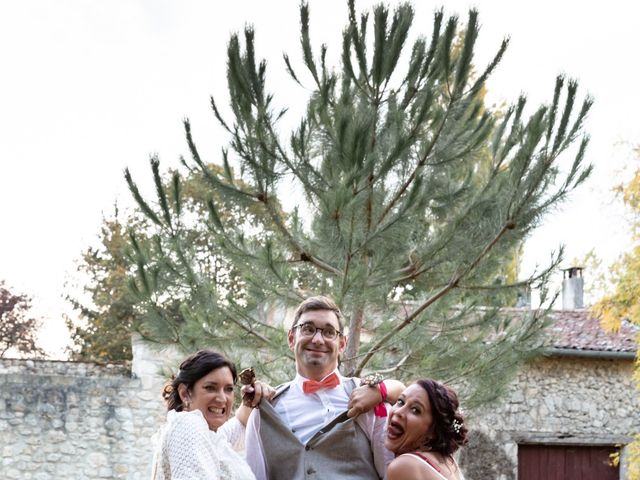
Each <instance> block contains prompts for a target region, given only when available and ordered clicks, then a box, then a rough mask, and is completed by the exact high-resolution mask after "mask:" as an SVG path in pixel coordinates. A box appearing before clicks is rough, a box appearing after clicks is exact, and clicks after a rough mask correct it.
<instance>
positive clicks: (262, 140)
mask: <svg viewBox="0 0 640 480" xmlns="http://www.w3.org/2000/svg"><path fill="white" fill-rule="evenodd" d="M300 18H301V38H300V44H301V50H302V64H303V68H304V69H305V70H306V73H305V74H304V76H303V74H302V72H301V71H299V69H296V68H294V62H293V61H292V60H291V59H290V58H289V57H288V56H287V55H285V57H284V60H285V65H286V69H287V71H288V73H289V74H290V76H291V78H292V79H293V81H295V82H296V83H298V84H300V85H301V86H304V88H306V89H309V90H311V93H310V95H309V100H308V104H307V108H306V114H305V115H304V117H303V118H302V119H301V120H300V122H299V124H298V125H297V127H296V128H294V129H293V131H291V132H289V133H288V134H287V133H286V132H282V131H280V129H279V127H278V122H279V121H280V120H281V118H282V117H283V116H284V115H285V114H286V108H282V109H281V108H278V107H276V100H275V95H274V94H272V93H270V92H269V91H268V90H267V80H266V62H265V61H261V62H258V61H257V59H256V53H255V52H256V44H255V33H254V31H253V29H252V28H251V27H247V28H246V29H245V31H244V41H241V38H240V37H239V36H238V35H232V36H231V39H230V41H229V45H228V51H227V53H228V58H227V78H228V90H229V98H230V100H229V106H230V109H231V112H232V116H233V118H232V120H229V119H227V118H225V117H224V115H223V113H222V110H221V109H219V108H218V107H219V106H218V103H216V102H215V101H214V100H213V98H212V100H211V106H212V109H213V113H214V115H215V117H216V119H217V120H218V121H219V123H220V124H221V125H222V127H223V128H224V129H225V130H226V132H227V133H228V135H229V137H230V144H229V147H228V148H225V149H223V151H222V161H221V167H220V168H219V169H217V170H212V169H211V168H209V167H208V166H207V164H206V162H205V160H203V159H202V158H201V157H200V154H199V152H198V149H197V147H196V144H195V141H194V139H193V138H192V135H191V125H190V123H189V121H188V120H187V121H185V130H186V138H187V143H188V146H189V150H190V153H191V159H190V160H188V161H187V160H184V159H183V164H184V165H185V166H186V167H187V168H189V169H199V170H200V171H201V172H202V174H203V177H204V178H205V179H206V182H207V184H208V188H209V190H210V198H209V200H208V201H207V207H208V215H207V216H206V217H204V216H203V217H201V218H200V219H199V222H201V223H202V224H206V226H207V227H208V229H209V236H210V238H211V241H213V242H215V243H216V244H217V245H218V246H219V248H220V249H221V252H222V255H223V257H224V259H225V262H226V264H227V265H228V266H230V267H231V266H232V268H233V275H234V278H236V279H237V283H236V285H238V288H237V289H236V290H235V292H234V294H233V295H228V294H225V292H223V291H221V289H220V288H219V286H217V285H214V284H211V282H207V281H206V280H205V279H203V278H202V277H198V276H196V275H192V274H191V273H189V264H190V262H191V260H190V254H191V253H193V252H190V251H189V249H190V247H189V245H188V244H187V243H185V242H184V241H183V240H184V239H183V238H182V237H181V234H180V227H179V224H180V221H181V214H180V211H181V207H180V192H179V191H180V178H179V177H176V180H175V183H174V186H173V188H171V189H163V188H162V185H161V183H160V182H159V181H158V176H157V174H155V173H154V175H155V176H156V186H157V198H158V201H157V204H150V203H149V202H148V201H147V200H145V199H144V198H143V197H142V195H141V194H140V192H139V191H138V188H137V186H136V184H135V182H134V181H133V179H132V178H131V176H130V175H129V173H128V172H127V181H128V182H129V187H130V189H131V190H132V192H133V194H134V196H135V197H136V199H137V200H138V202H139V204H140V205H141V207H142V209H143V211H145V212H146V214H147V215H148V216H149V218H151V219H152V220H153V222H154V224H155V225H156V227H157V228H158V229H159V231H163V232H165V234H167V235H169V236H171V235H173V238H174V239H175V241H174V243H173V247H172V249H171V250H170V251H167V252H166V256H167V257H170V256H171V257H173V258H174V259H175V260H176V261H175V262H173V263H171V265H172V266H171V268H172V269H174V270H176V271H179V272H180V275H181V276H182V278H183V280H184V282H183V284H184V285H185V286H187V287H188V289H189V290H190V291H191V292H192V295H193V298H197V299H198V301H196V302H190V303H189V304H182V308H181V315H182V317H181V318H180V322H174V323H172V324H171V325H170V326H171V334H172V336H167V335H165V336H162V335H159V333H162V332H161V329H162V328H161V327H160V325H161V324H162V321H161V318H160V316H157V317H156V318H154V319H151V318H149V319H147V321H144V322H142V323H141V325H140V330H141V331H143V332H146V334H147V336H149V337H152V338H154V339H156V340H157V341H167V342H174V343H180V344H182V345H183V346H185V347H187V348H192V347H195V346H197V345H202V344H206V345H209V346H212V347H215V348H218V349H220V350H223V351H226V352H233V354H235V355H240V356H242V355H244V354H245V353H246V352H247V350H250V349H252V348H256V349H259V353H258V358H259V360H258V361H259V362H260V366H261V368H263V370H264V371H265V373H267V374H274V372H280V371H281V370H280V368H284V369H287V368H288V369H291V362H285V363H283V362H281V361H280V360H281V359H282V358H283V357H286V356H289V357H290V353H289V352H288V351H287V348H286V341H285V340H284V335H285V329H283V328H279V326H278V325H274V324H273V322H270V321H269V318H268V316H267V315H265V312H266V311H269V309H272V308H275V307H278V306H290V305H294V304H296V303H298V302H299V301H300V300H301V299H302V298H304V297H306V296H308V295H313V294H320V293H323V294H327V295H330V296H332V297H334V298H335V299H336V301H337V302H338V304H339V305H340V306H341V308H342V309H343V310H344V312H345V314H346V316H347V318H348V333H349V337H348V346H347V350H346V352H345V355H344V359H343V363H342V369H343V371H344V373H346V374H356V375H359V374H362V373H364V372H366V371H370V370H382V371H386V372H390V373H391V374H392V375H395V376H396V377H398V378H416V377H418V376H425V375H429V376H433V377H436V378H440V379H443V380H457V381H459V382H463V381H464V382H466V383H465V385H466V387H465V388H466V391H467V392H468V393H467V395H471V393H473V394H474V395H475V397H474V398H476V399H478V400H480V399H483V398H487V396H491V395H494V394H496V393H497V392H498V391H499V389H498V388H497V384H500V383H503V382H504V381H505V380H506V379H507V378H508V375H507V374H508V372H511V371H513V367H514V365H516V364H517V363H518V362H519V361H521V360H522V358H524V357H526V354H527V352H530V351H532V349H533V348H534V347H535V346H536V345H537V340H536V339H537V333H538V332H539V330H540V328H541V326H542V324H543V321H542V320H541V315H540V314H539V312H532V313H531V314H530V315H524V316H522V317H521V318H518V319H509V318H505V316H504V315H499V309H500V307H504V306H505V305H508V304H507V303H506V302H507V300H506V299H507V298H511V297H509V296H510V295H511V296H513V294H514V292H515V290H516V289H517V288H521V287H524V286H530V285H531V284H539V285H544V284H545V282H546V279H547V277H548V274H549V273H550V271H551V270H552V269H553V268H554V267H555V266H556V265H557V263H558V262H559V259H560V256H561V252H558V254H557V255H556V256H555V257H553V258H552V260H551V262H550V265H548V266H547V268H544V269H542V270H541V271H540V272H538V274H536V275H535V276H534V277H531V278H528V279H525V280H522V281H520V282H511V283H509V282H504V281H502V282H500V281H496V278H497V277H498V276H499V274H500V272H504V270H505V267H504V265H505V264H507V263H509V262H510V261H511V260H512V259H513V256H514V254H515V252H517V251H518V249H519V248H520V245H521V244H522V241H523V240H524V238H526V237H527V235H529V234H530V232H531V231H532V230H533V229H534V228H535V227H536V226H537V225H538V224H539V223H540V222H541V220H542V217H543V215H544V214H545V213H546V212H548V211H549V210H550V209H551V208H553V207H555V206H556V205H557V204H558V203H559V202H560V201H562V200H563V199H564V198H565V197H566V196H567V194H568V193H569V192H571V191H572V189H574V188H575V187H576V186H578V185H579V184H580V183H582V182H583V181H584V180H585V178H586V177H587V176H588V175H589V173H590V171H591V167H590V166H585V165H584V162H583V158H584V155H585V149H586V146H587V142H588V140H587V138H586V136H584V137H582V138H581V139H580V138H579V137H581V136H582V133H581V132H582V124H583V120H584V118H585V116H586V115H587V112H588V111H589V108H590V106H591V99H590V98H588V97H587V98H586V99H584V100H583V102H582V105H581V107H580V108H579V109H578V111H577V112H575V111H574V110H576V109H575V108H574V107H575V104H576V102H578V98H577V83H576V82H575V81H566V80H565V79H564V78H563V77H559V78H558V79H557V80H556V84H555V91H554V94H553V99H552V101H551V103H550V104H549V105H541V106H538V107H536V108H535V109H534V110H533V113H532V114H531V115H529V116H528V117H526V116H525V107H526V99H525V97H524V96H523V97H521V98H519V99H518V101H517V102H516V103H515V104H514V105H513V106H510V107H509V108H507V109H506V111H500V112H496V111H492V110H490V109H488V108H487V107H486V105H484V102H483V89H484V85H485V82H486V80H487V78H488V77H489V76H490V75H491V73H492V72H493V71H494V69H495V68H496V66H497V65H498V63H499V62H500V59H501V58H502V56H503V54H504V52H505V50H506V48H507V44H508V42H507V41H506V40H505V41H504V42H503V43H502V45H501V46H500V48H499V49H498V51H497V53H496V54H495V57H494V58H493V60H492V61H491V62H490V63H489V65H487V66H486V67H485V68H484V69H483V70H481V71H480V72H479V73H478V74H476V73H474V67H473V64H472V62H473V52H474V46H475V42H476V39H477V36H478V14H477V12H476V11H475V10H471V11H470V12H469V17H468V22H467V24H466V26H465V28H463V29H461V28H460V27H459V21H458V18H457V17H455V16H452V17H449V18H445V16H444V14H443V13H442V12H441V11H440V12H437V13H436V14H435V18H434V23H433V29H432V31H431V35H430V38H425V37H422V36H419V37H418V38H417V39H416V40H415V41H414V42H413V45H412V46H411V48H410V49H409V48H408V47H407V43H408V42H409V33H410V28H411V25H412V22H413V9H412V7H411V6H410V5H408V4H402V5H400V6H398V7H397V8H396V9H395V10H394V11H393V12H391V11H390V10H389V9H388V8H387V7H386V6H384V5H380V6H378V7H376V8H375V9H374V10H373V11H372V12H371V14H367V13H365V14H362V15H361V16H360V17H359V18H358V16H357V14H356V11H355V6H354V2H353V0H350V1H349V3H348V21H347V25H346V27H345V29H344V31H343V35H342V50H341V51H342V56H341V65H340V66H339V68H333V67H331V66H330V65H327V62H326V54H327V50H328V47H327V46H326V45H322V46H321V47H320V49H319V54H318V51H317V50H315V51H314V49H313V48H312V45H311V41H310V34H309V30H310V21H309V8H308V6H307V5H306V4H303V5H302V6H301V8H300ZM457 38H458V39H459V41H456V39H457ZM577 139H579V141H578V142H576V140H577ZM576 143H577V145H576ZM570 147H573V148H574V150H573V151H572V152H571V155H572V159H570V161H569V163H568V164H565V163H564V162H561V160H562V159H563V158H564V157H566V156H567V155H568V153H567V154H566V155H563V154H565V152H567V150H568V149H569V148H570ZM154 168H155V169H156V170H154V172H156V171H157V168H158V167H157V164H155V166H154ZM298 192H299V193H298ZM293 196H295V201H294V200H293V199H292V197H293ZM291 203H294V204H295V207H293V208H291V207H289V208H287V205H289V204H291ZM239 216H244V217H243V218H244V219H245V221H235V222H230V221H229V219H230V218H235V219H236V220H237V218H238V217H239ZM139 258H140V262H139V267H140V268H139V272H138V279H137V281H136V285H137V288H138V291H139V293H140V294H141V295H146V298H147V301H152V298H153V296H154V295H157V293H158V291H157V290H154V287H153V282H152V281H150V279H151V278H152V277H153V276H154V275H159V274H160V273H159V270H154V269H153V268H149V267H148V265H146V264H145V262H144V255H142V254H141V255H140V257H139ZM163 325H164V328H165V329H166V328H168V327H167V325H168V324H166V323H165V324H163ZM287 327H288V326H287ZM164 333H167V332H164ZM240 347H241V348H240ZM243 352H244V353H243ZM282 365H285V366H284V367H282ZM464 382H463V383H464ZM468 398H470V397H468ZM471 401H472V400H471V399H470V400H469V403H471Z"/></svg>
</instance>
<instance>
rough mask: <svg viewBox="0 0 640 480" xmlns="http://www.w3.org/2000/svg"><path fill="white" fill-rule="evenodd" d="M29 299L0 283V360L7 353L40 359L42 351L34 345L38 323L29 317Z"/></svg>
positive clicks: (42, 354)
mask: <svg viewBox="0 0 640 480" xmlns="http://www.w3.org/2000/svg"><path fill="white" fill-rule="evenodd" d="M30 308H31V299H30V298H29V297H28V296H27V295H24V294H19V293H15V292H12V291H11V290H9V288H8V287H7V286H6V285H5V283H4V282H3V281H0V358H3V357H4V356H5V355H6V354H7V353H9V352H15V354H19V355H23V356H24V355H27V356H32V357H42V356H44V355H45V353H44V351H43V350H42V349H41V348H40V347H38V345H37V344H36V331H37V330H38V327H39V325H40V322H39V321H38V320H37V319H36V318H34V317H32V316H30V315H29V309H30Z"/></svg>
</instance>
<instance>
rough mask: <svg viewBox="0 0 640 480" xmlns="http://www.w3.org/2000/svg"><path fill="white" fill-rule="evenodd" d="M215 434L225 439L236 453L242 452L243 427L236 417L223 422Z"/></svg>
mask: <svg viewBox="0 0 640 480" xmlns="http://www.w3.org/2000/svg"><path fill="white" fill-rule="evenodd" d="M217 433H218V434H220V435H222V436H223V437H224V438H226V439H227V442H229V443H230V444H231V446H232V447H233V449H234V450H235V451H236V452H239V451H241V450H244V435H245V426H244V425H242V423H241V422H240V420H238V419H237V418H236V417H232V418H231V419H229V420H228V421H227V422H225V423H224V425H222V426H221V427H220V428H219V429H218V432H217Z"/></svg>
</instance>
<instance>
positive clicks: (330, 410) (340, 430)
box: [246, 297, 404, 480]
mask: <svg viewBox="0 0 640 480" xmlns="http://www.w3.org/2000/svg"><path fill="white" fill-rule="evenodd" d="M343 329H344V320H343V316H342V313H341V312H340V309H339V308H338V307H337V305H336V304H335V303H334V302H333V301H332V300H331V299H329V298H327V297H311V298H308V299H307V300H305V301H304V302H302V303H301V304H300V305H299V306H298V308H297V309H296V312H295V315H294V321H293V324H292V326H291V329H290V330H289V333H288V342H289V348H291V350H292V351H293V352H294V354H295V361H296V371H297V375H296V377H295V378H294V379H293V380H292V381H291V382H289V383H286V384H284V385H282V386H281V387H279V388H278V391H277V393H276V395H275V397H274V398H273V399H272V402H271V403H268V402H262V403H261V404H260V408H259V409H255V410H254V411H253V412H252V413H251V416H250V418H249V422H248V424H247V434H246V449H247V461H248V463H249V466H250V467H251V469H252V470H253V472H254V474H255V475H256V478H257V479H258V480H266V479H270V480H283V479H333V478H336V479H341V480H342V479H345V480H350V479H353V480H356V479H358V480H360V479H380V478H383V477H384V473H385V469H386V465H387V464H388V463H389V462H390V461H391V460H393V454H391V452H389V451H387V450H386V449H385V448H384V436H385V427H386V417H384V416H377V415H376V414H375V413H374V412H373V411H368V412H367V413H363V414H361V415H358V416H357V417H356V418H349V417H353V416H354V415H357V414H358V413H360V411H363V410H364V409H363V408H362V405H363V404H365V403H366V404H367V405H368V406H371V405H372V402H371V401H368V400H367V401H364V403H361V400H362V399H363V398H364V397H367V398H368V399H370V398H372V397H371V395H373V397H374V398H375V400H374V402H373V404H375V403H376V402H380V400H381V398H382V397H383V396H384V395H383V393H381V391H384V390H385V387H384V386H383V387H382V388H381V387H380V386H377V387H375V388H370V387H367V386H365V387H362V388H360V389H359V391H358V392H357V395H356V397H357V400H352V401H351V403H350V401H349V397H350V395H351V393H352V391H353V390H354V388H356V387H357V385H358V384H359V380H358V379H353V378H345V377H343V376H342V375H340V372H339V371H338V361H339V356H340V354H341V353H342V352H343V351H344V349H345V347H346V344H347V339H346V337H345V335H344V333H343ZM387 382H389V381H387ZM387 386H388V388H389V389H390V390H392V391H390V392H389V397H390V398H397V396H398V395H399V394H400V392H401V391H402V389H403V387H404V385H402V384H401V383H400V382H396V381H390V383H389V384H388V385H387ZM350 408H351V410H349V409H350ZM348 410H349V414H347V411H348Z"/></svg>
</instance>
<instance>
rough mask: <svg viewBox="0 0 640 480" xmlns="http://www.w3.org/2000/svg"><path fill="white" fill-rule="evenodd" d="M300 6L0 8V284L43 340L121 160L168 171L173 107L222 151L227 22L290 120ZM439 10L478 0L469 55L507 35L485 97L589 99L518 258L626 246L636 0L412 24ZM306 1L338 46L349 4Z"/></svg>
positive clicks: (43, 4)
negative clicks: (572, 178)
mask: <svg viewBox="0 0 640 480" xmlns="http://www.w3.org/2000/svg"><path fill="white" fill-rule="evenodd" d="M374 3H375V2H371V1H366V2H365V1H359V2H357V3H356V4H357V6H358V8H368V7H369V6H371V5H372V4H374ZM389 3H391V4H395V3H397V2H389ZM298 4H299V1H298V0H278V1H272V2H268V1H265V0H262V1H258V0H251V1H249V0H237V1H236V2H233V3H232V2H211V1H195V0H182V1H168V0H164V1H162V0H148V1H143V0H137V1H136V0H110V1H98V0H92V1H89V0H85V1H80V0H57V1H55V2H52V1H50V0H21V1H15V2H8V1H5V2H1V3H0V59H1V61H2V75H0V209H1V210H0V212H1V215H2V216H1V218H2V222H1V223H0V225H1V227H0V279H4V280H5V281H6V282H7V283H8V284H9V285H10V286H11V287H13V288H14V289H16V290H18V291H21V292H23V293H27V294H29V295H31V296H32V297H33V303H34V307H35V309H36V312H37V314H38V315H41V316H42V317H43V318H44V319H45V326H46V329H45V336H46V337H47V339H48V340H49V341H52V340H53V339H55V341H56V342H57V345H59V344H60V340H59V339H60V338H63V337H64V335H63V334H64V332H65V327H64V324H63V322H62V320H61V318H62V314H63V311H68V308H67V307H65V305H64V302H63V301H62V300H61V297H62V295H63V293H64V291H65V290H64V288H65V287H64V286H65V282H67V281H69V280H70V279H73V278H74V275H75V269H76V265H77V261H78V260H79V257H80V254H81V252H82V250H83V249H85V248H86V247H87V246H88V245H90V244H95V243H96V239H97V232H98V230H99V227H100V223H101V219H102V215H103V214H104V215H107V216H108V215H110V214H111V212H112V210H113V204H114V202H115V201H116V200H117V201H118V202H119V204H120V205H122V206H126V205H130V204H131V200H130V198H129V195H128V193H127V191H126V185H125V182H124V180H123V175H122V172H123V169H124V168H125V167H127V166H129V167H130V168H131V169H132V171H133V174H134V176H135V177H136V179H137V180H139V181H140V182H141V183H142V184H145V183H147V182H146V181H147V180H148V179H149V173H148V158H149V155H150V154H152V153H157V154H158V155H159V156H160V158H161V161H162V165H163V167H165V168H166V167H169V166H177V162H178V156H179V155H180V154H185V153H186V151H187V149H186V146H185V142H184V138H183V133H182V125H181V122H182V119H183V118H184V117H189V118H190V119H191V121H192V124H193V130H194V134H195V137H196V140H197V141H198V143H199V145H200V148H201V151H202V152H204V155H205V156H206V157H207V160H210V161H213V160H217V159H218V157H219V156H218V152H219V149H220V147H221V146H222V145H224V144H225V139H224V138H223V136H221V135H220V130H219V129H217V128H216V126H215V122H214V120H213V117H212V115H211V113H210V110H209V96H210V95H214V96H215V97H216V98H219V99H220V100H224V99H225V94H226V92H225V48H226V43H227V40H228V37H229V34H230V32H232V31H238V30H241V29H242V28H243V27H244V25H245V23H251V24H253V25H254V26H255V28H256V38H257V45H258V47H257V48H258V54H259V55H260V56H262V57H266V58H267V60H268V62H269V65H268V82H269V88H270V89H271V90H272V91H274V92H275V93H276V100H277V102H278V103H279V104H280V105H288V106H291V107H292V109H291V111H292V113H291V115H290V121H291V122H292V123H295V119H296V115H297V112H299V110H296V108H298V109H299V108H300V107H301V106H302V105H303V103H302V102H303V101H304V98H305V97H304V95H305V93H306V92H305V91H304V90H300V89H299V88H297V87H296V86H295V84H293V82H291V81H290V80H288V79H287V77H286V76H285V75H284V74H283V71H284V69H283V62H282V53H283V52H284V51H287V52H288V53H289V54H290V56H292V58H294V59H295V60H296V61H297V60H298V59H299V58H300V57H299V51H298V37H299V27H298ZM441 5H445V7H446V8H445V13H459V14H460V16H461V17H462V19H463V20H464V19H466V15H467V11H468V9H469V7H470V6H476V7H477V8H478V10H479V12H480V22H481V24H482V29H481V32H480V37H479V40H478V48H477V58H476V60H475V63H476V64H477V65H478V66H482V65H484V64H485V63H486V62H487V61H488V59H489V58H490V56H491V55H492V53H493V52H495V50H496V49H497V47H498V46H499V43H500V41H501V39H502V38H503V37H504V36H510V38H511V45H510V47H509V49H508V51H507V54H506V57H505V58H504V60H503V62H502V64H501V66H500V67H499V69H498V70H497V72H496V73H495V74H494V76H493V77H492V79H491V80H490V82H489V83H488V89H489V93H488V101H489V102H490V103H494V102H495V103H501V102H503V101H504V102H507V103H511V102H513V101H515V100H516V99H517V97H518V95H519V94H520V93H526V94H527V96H528V98H529V100H530V108H531V109H533V106H535V105H537V104H539V103H541V102H548V101H549V100H550V98H551V95H552V92H553V85H554V80H555V77H556V75H557V74H560V73H564V74H566V75H567V76H568V77H571V78H576V79H578V80H579V82H580V94H581V95H584V94H586V93H587V92H588V93H590V94H591V95H593V97H595V101H596V103H595V106H594V108H593V110H592V113H591V115H590V117H589V119H588V122H587V131H588V132H589V133H590V134H591V137H592V142H591V145H590V148H589V150H588V154H587V159H588V161H590V162H591V163H594V164H595V166H596V169H595V172H594V175H593V176H592V178H591V179H590V180H589V182H588V183H587V184H586V185H584V186H583V187H582V188H581V189H580V191H579V192H577V193H576V195H575V196H574V198H573V199H572V200H571V201H570V202H568V203H567V204H566V205H565V206H564V207H563V209H561V210H560V211H558V212H557V213H556V214H555V215H554V216H553V217H550V218H549V219H547V221H546V222H545V224H544V225H543V226H542V227H541V228H540V230H539V231H538V233H536V234H535V235H534V236H533V237H532V238H531V239H530V241H529V242H528V244H527V247H526V252H525V261H524V264H525V269H530V268H531V267H532V265H533V264H535V263H536V262H541V263H543V262H544V261H545V260H546V259H547V258H548V256H549V252H550V251H551V250H552V249H555V248H557V246H558V245H559V244H560V243H564V244H565V245H566V247H567V259H568V260H570V259H572V258H576V257H582V256H583V255H584V254H585V253H586V252H587V251H589V250H590V249H596V251H597V252H598V254H599V255H600V256H601V257H603V258H604V260H605V261H607V262H610V261H612V260H613V259H614V258H615V257H616V256H617V255H618V254H619V253H620V252H621V251H622V249H624V248H628V245H629V235H628V231H627V228H626V225H625V221H624V216H623V215H622V214H621V212H620V208H619V206H618V205H616V204H615V203H612V195H611V194H610V193H609V190H610V189H611V187H612V186H613V185H615V184H616V183H619V182H620V181H621V179H622V178H624V176H623V173H622V168H623V167H624V166H625V165H631V166H633V165H637V163H635V164H634V163H633V162H634V159H633V155H632V153H631V148H632V146H633V145H634V144H637V143H639V140H640V122H638V121H637V118H636V116H637V112H638V110H639V108H638V107H640V98H639V90H640V89H638V87H637V83H638V78H639V75H638V73H639V72H638V61H637V54H636V49H637V48H638V45H640V42H639V41H638V40H639V38H638V37H639V35H640V33H639V32H640V20H639V19H640V15H639V14H640V7H639V6H638V5H639V3H638V2H632V1H626V0H612V1H609V2H607V3H606V4H603V3H602V2H581V1H577V0H572V1H568V0H565V1H557V0H555V1H548V0H542V1H536V2H531V1H517V0H486V1H482V0H481V1H477V2H467V1H464V0H456V1H447V2H443V3H435V2H425V1H421V2H419V3H416V16H417V18H416V21H415V24H414V32H417V31H418V29H419V30H420V31H421V32H422V33H423V34H425V35H427V36H428V35H430V33H431V25H432V15H433V12H434V10H435V9H436V8H438V7H440V6H441ZM310 6H311V30H312V37H313V38H314V39H316V40H317V42H326V43H327V44H328V45H329V49H330V55H331V52H333V54H334V55H336V54H337V53H339V48H340V45H339V39H340V32H341V30H342V28H343V26H344V20H345V13H346V1H338V0H322V1H319V0H311V1H310ZM415 26H417V27H418V29H416V28H415ZM333 58H335V56H334V57H333ZM587 281H588V274H587ZM52 345H53V344H52ZM51 348H52V349H53V348H54V347H53V346H51ZM56 348H58V347H56ZM52 351H53V350H52ZM59 351H60V350H59V348H58V350H57V352H58V353H59Z"/></svg>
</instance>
